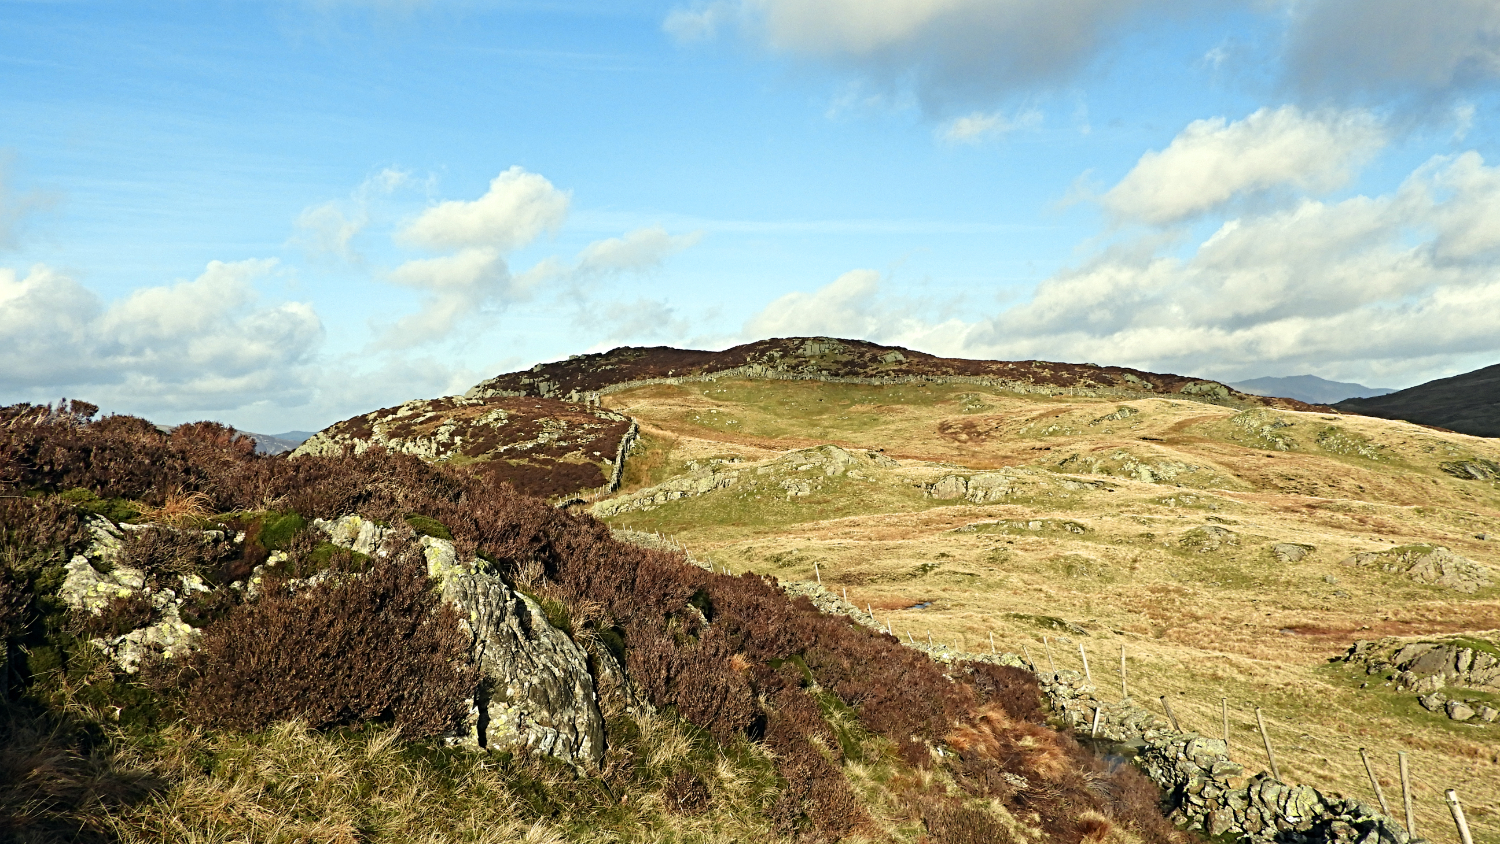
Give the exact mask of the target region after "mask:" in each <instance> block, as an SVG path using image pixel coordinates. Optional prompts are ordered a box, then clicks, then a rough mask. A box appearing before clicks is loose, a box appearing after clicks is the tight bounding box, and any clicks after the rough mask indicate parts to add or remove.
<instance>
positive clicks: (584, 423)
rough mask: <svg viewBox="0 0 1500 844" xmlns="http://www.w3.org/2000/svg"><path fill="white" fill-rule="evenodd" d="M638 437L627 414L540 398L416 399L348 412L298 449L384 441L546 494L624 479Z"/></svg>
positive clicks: (605, 486)
mask: <svg viewBox="0 0 1500 844" xmlns="http://www.w3.org/2000/svg"><path fill="white" fill-rule="evenodd" d="M635 436H636V426H635V423H634V422H633V421H631V420H630V419H629V418H627V417H625V416H622V415H620V414H618V413H613V412H610V411H608V410H602V409H600V408H597V407H586V406H584V405H581V404H576V403H568V402H561V401H557V400H554V399H543V398H517V397H513V396H512V397H491V398H483V399H481V398H459V397H455V396H450V397H447V398H441V399H418V400H415V401H409V402H406V403H404V404H401V405H398V406H396V407H391V408H385V409H383V410H377V411H374V412H372V413H366V414H364V415H362V416H356V417H354V418H352V419H346V420H344V421H343V422H338V423H336V424H334V425H331V426H329V427H328V428H325V429H323V430H322V431H319V432H318V433H317V434H315V435H313V436H312V437H311V438H309V439H308V440H307V441H306V442H304V443H302V445H300V446H298V447H297V449H296V451H294V452H292V456H293V457H297V456H299V455H304V454H313V455H323V454H337V453H340V452H342V451H343V450H344V449H346V448H348V449H352V450H353V451H354V453H356V454H359V453H362V452H364V451H366V450H368V449H370V448H375V447H380V448H386V449H390V450H391V451H399V452H402V453H405V454H411V455H413V456H415V457H419V458H421V459H422V460H425V461H428V462H432V463H448V464H452V465H464V466H472V467H474V468H475V469H476V470H477V471H480V472H483V473H484V474H486V475H487V476H489V477H491V478H493V479H494V480H495V481H497V482H501V481H503V482H506V483H509V484H511V485H513V486H514V487H516V489H517V490H520V491H521V492H525V493H528V494H531V495H538V496H542V497H544V498H545V497H554V496H568V495H573V494H576V493H581V492H594V491H597V490H604V491H613V490H614V489H616V488H617V487H618V486H619V483H620V471H621V468H622V463H623V458H624V455H625V453H626V452H627V451H628V450H629V448H630V443H631V442H633V441H634V439H635Z"/></svg>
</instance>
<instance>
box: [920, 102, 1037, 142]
mask: <svg viewBox="0 0 1500 844" xmlns="http://www.w3.org/2000/svg"><path fill="white" fill-rule="evenodd" d="M1040 125H1042V113H1041V112H1040V111H1038V110H1037V109H1034V108H1033V109H1026V110H1025V111H1022V112H1020V113H1019V114H1017V115H1015V116H1014V117H1006V116H1005V115H1004V114H1002V113H1000V112H998V111H995V112H983V111H976V112H974V113H973V114H968V115H965V116H963V117H958V118H954V119H953V120H950V121H949V122H948V123H946V124H944V125H943V126H941V127H939V129H938V137H940V138H942V139H943V140H945V141H947V142H949V143H953V144H977V143H980V142H981V141H987V140H991V139H994V138H999V137H1003V136H1005V135H1008V134H1010V133H1011V132H1014V131H1016V130H1017V129H1034V128H1036V127H1038V126H1040Z"/></svg>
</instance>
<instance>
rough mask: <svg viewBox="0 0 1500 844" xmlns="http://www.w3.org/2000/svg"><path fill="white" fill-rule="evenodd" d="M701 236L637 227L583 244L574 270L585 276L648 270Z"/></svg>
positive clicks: (695, 242)
mask: <svg viewBox="0 0 1500 844" xmlns="http://www.w3.org/2000/svg"><path fill="white" fill-rule="evenodd" d="M702 238H703V235H702V233H701V232H690V233H688V234H683V235H674V234H669V233H668V232H667V230H666V229H664V228H662V227H661V226H651V227H649V228H644V229H636V230H635V231H633V232H628V233H627V234H625V235H624V236H623V237H612V238H608V239H606V240H597V241H594V242H593V243H590V244H589V245H588V246H586V247H584V249H583V251H582V252H580V253H579V254H578V261H577V263H576V265H575V272H577V273H578V274H580V275H585V276H596V275H609V274H613V273H624V272H633V273H640V272H647V271H649V270H654V269H656V268H657V267H660V266H661V265H662V262H663V261H665V260H666V259H667V258H668V257H670V256H672V255H675V254H677V253H678V252H681V251H682V250H684V249H687V248H689V247H691V246H693V245H695V244H697V243H698V241H699V240H701V239H702Z"/></svg>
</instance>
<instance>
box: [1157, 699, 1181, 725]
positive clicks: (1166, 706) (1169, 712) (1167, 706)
mask: <svg viewBox="0 0 1500 844" xmlns="http://www.w3.org/2000/svg"><path fill="white" fill-rule="evenodd" d="M1161 708H1162V709H1165V710H1166V711H1167V720H1168V721H1171V722H1172V729H1173V730H1175V731H1177V732H1179V733H1180V732H1182V725H1181V724H1179V723H1177V716H1176V715H1173V714H1172V704H1171V703H1169V702H1168V701H1167V696H1166V695H1162V696H1161Z"/></svg>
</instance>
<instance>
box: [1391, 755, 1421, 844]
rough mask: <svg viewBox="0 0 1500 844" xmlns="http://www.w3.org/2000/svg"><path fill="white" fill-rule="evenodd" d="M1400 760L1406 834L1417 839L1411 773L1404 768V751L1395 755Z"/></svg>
mask: <svg viewBox="0 0 1500 844" xmlns="http://www.w3.org/2000/svg"><path fill="white" fill-rule="evenodd" d="M1396 757H1397V758H1398V759H1400V760H1401V803H1402V805H1403V806H1404V807H1405V809H1406V834H1407V835H1410V836H1411V837H1412V838H1416V837H1417V817H1416V813H1415V812H1413V811H1412V810H1411V771H1410V770H1409V769H1408V768H1407V767H1406V751H1404V750H1403V751H1401V752H1399V753H1397V754H1396Z"/></svg>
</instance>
